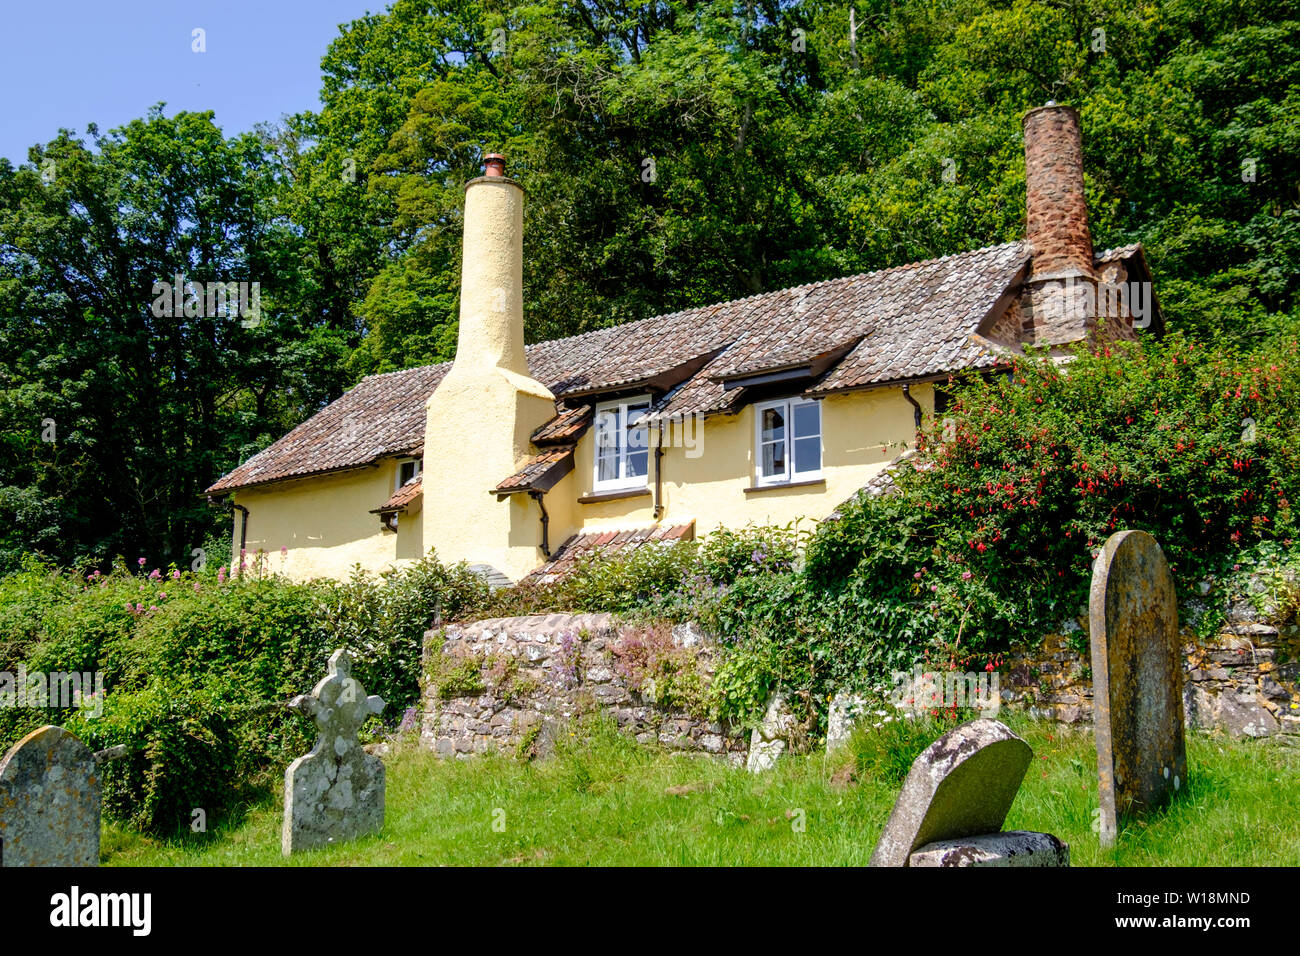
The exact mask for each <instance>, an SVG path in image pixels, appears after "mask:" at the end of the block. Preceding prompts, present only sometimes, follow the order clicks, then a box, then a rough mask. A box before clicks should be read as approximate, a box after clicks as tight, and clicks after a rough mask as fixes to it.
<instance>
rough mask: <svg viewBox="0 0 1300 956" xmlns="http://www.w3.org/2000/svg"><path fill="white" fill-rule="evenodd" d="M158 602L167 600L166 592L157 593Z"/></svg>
mask: <svg viewBox="0 0 1300 956" xmlns="http://www.w3.org/2000/svg"><path fill="white" fill-rule="evenodd" d="M158 600H160V601H165V600H167V592H166V591H159V592H158Z"/></svg>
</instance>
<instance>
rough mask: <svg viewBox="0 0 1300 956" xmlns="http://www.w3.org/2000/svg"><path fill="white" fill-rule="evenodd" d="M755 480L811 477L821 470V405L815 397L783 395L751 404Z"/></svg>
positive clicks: (780, 481)
mask: <svg viewBox="0 0 1300 956" xmlns="http://www.w3.org/2000/svg"><path fill="white" fill-rule="evenodd" d="M754 418H755V420H756V435H755V441H754V447H755V450H756V452H757V454H756V455H755V459H756V464H757V469H756V470H757V472H758V474H757V475H755V484H758V485H781V484H791V483H793V482H799V481H814V480H816V479H818V478H820V477H821V473H822V406H821V402H819V401H817V400H816V399H807V398H783V399H779V400H778V401H775V402H763V403H762V404H760V405H756V406H754Z"/></svg>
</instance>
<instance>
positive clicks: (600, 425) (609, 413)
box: [596, 408, 618, 449]
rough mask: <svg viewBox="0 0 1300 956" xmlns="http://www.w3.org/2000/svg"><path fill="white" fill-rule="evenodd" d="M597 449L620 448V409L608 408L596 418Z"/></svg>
mask: <svg viewBox="0 0 1300 956" xmlns="http://www.w3.org/2000/svg"><path fill="white" fill-rule="evenodd" d="M596 448H597V449H606V448H614V449H617V448H618V409H617V408H607V409H604V410H603V411H601V412H600V414H598V415H597V416H596Z"/></svg>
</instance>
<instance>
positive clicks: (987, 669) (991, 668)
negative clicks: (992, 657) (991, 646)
mask: <svg viewBox="0 0 1300 956" xmlns="http://www.w3.org/2000/svg"><path fill="white" fill-rule="evenodd" d="M984 670H985V671H992V670H993V662H992V661H989V662H988V663H987V664H985V665H984Z"/></svg>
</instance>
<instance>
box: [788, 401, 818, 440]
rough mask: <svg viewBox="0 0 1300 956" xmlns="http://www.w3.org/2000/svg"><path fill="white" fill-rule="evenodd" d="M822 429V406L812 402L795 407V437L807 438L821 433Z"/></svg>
mask: <svg viewBox="0 0 1300 956" xmlns="http://www.w3.org/2000/svg"><path fill="white" fill-rule="evenodd" d="M821 430H822V416H821V406H820V405H817V404H814V403H810V404H807V405H796V406H795V407H794V437H795V438H806V437H807V436H809V435H820V434H821Z"/></svg>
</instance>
